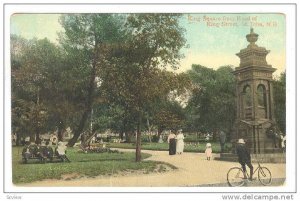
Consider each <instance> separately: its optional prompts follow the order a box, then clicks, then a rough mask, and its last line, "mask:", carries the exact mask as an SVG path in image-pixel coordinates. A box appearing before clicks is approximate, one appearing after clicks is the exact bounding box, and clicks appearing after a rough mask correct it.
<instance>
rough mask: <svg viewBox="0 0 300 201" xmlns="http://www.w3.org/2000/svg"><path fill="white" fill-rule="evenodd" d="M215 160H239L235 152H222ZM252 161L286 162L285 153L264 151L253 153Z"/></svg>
mask: <svg viewBox="0 0 300 201" xmlns="http://www.w3.org/2000/svg"><path fill="white" fill-rule="evenodd" d="M215 160H220V161H230V162H238V156H237V155H236V154H233V153H221V154H220V157H215ZM251 160H252V163H256V162H258V161H259V162H260V163H285V162H286V154H285V153H264V154H251Z"/></svg>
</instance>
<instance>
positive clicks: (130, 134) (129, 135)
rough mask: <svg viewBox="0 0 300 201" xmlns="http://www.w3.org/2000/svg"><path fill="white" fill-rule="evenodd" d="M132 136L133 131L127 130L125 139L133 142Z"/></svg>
mask: <svg viewBox="0 0 300 201" xmlns="http://www.w3.org/2000/svg"><path fill="white" fill-rule="evenodd" d="M131 136H132V133H131V132H129V131H126V132H125V140H126V142H128V143H130V142H131Z"/></svg>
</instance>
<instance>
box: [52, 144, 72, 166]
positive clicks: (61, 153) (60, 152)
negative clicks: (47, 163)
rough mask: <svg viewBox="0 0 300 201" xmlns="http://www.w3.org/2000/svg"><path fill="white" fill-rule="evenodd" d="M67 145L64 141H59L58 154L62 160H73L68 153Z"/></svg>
mask: <svg viewBox="0 0 300 201" xmlns="http://www.w3.org/2000/svg"><path fill="white" fill-rule="evenodd" d="M66 149H67V146H66V145H64V143H63V142H61V141H60V142H58V144H57V147H56V155H57V156H58V157H59V158H60V159H61V161H62V162H65V161H67V162H71V161H70V160H69V159H68V157H67V155H66Z"/></svg>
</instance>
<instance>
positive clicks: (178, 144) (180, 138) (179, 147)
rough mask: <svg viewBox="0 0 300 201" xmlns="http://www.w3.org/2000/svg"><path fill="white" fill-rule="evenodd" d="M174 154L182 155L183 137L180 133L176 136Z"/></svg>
mask: <svg viewBox="0 0 300 201" xmlns="http://www.w3.org/2000/svg"><path fill="white" fill-rule="evenodd" d="M176 140H177V142H176V152H177V153H180V154H181V153H183V148H184V141H183V140H184V136H183V134H182V133H179V134H178V135H177V136H176Z"/></svg>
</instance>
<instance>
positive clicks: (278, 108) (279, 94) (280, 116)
mask: <svg viewBox="0 0 300 201" xmlns="http://www.w3.org/2000/svg"><path fill="white" fill-rule="evenodd" d="M273 84H274V85H273V87H274V97H273V98H274V106H275V119H276V123H277V125H278V127H279V129H280V130H281V131H282V132H285V130H286V73H285V72H283V73H281V74H280V76H279V78H278V79H276V80H274V82H273Z"/></svg>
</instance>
